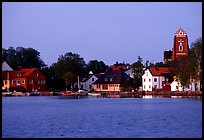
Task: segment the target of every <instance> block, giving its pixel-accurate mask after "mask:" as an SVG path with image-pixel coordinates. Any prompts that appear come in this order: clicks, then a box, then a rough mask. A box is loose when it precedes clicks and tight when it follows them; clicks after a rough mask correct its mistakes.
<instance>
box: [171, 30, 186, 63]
mask: <svg viewBox="0 0 204 140" xmlns="http://www.w3.org/2000/svg"><path fill="white" fill-rule="evenodd" d="M188 53H189V47H188V36H187V34H186V32H185V31H184V30H183V29H182V28H180V29H179V30H178V31H177V32H176V33H175V35H174V46H173V48H172V60H175V58H177V57H179V56H188Z"/></svg>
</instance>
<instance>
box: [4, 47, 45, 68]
mask: <svg viewBox="0 0 204 140" xmlns="http://www.w3.org/2000/svg"><path fill="white" fill-rule="evenodd" d="M2 60H3V61H6V62H7V63H8V64H9V65H10V66H11V67H12V68H13V69H14V70H17V69H18V67H19V66H21V67H24V68H30V67H35V68H38V69H40V70H41V69H42V68H43V67H45V66H46V65H45V63H44V62H43V61H42V59H41V58H40V52H38V51H37V50H35V49H33V48H23V47H17V48H16V49H14V48H13V47H9V48H8V49H4V48H3V49H2Z"/></svg>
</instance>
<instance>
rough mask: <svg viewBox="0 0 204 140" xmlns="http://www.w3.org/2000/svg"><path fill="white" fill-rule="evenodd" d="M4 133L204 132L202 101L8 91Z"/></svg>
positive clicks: (157, 134) (165, 135) (194, 135)
mask: <svg viewBox="0 0 204 140" xmlns="http://www.w3.org/2000/svg"><path fill="white" fill-rule="evenodd" d="M2 137H3V138H6V137H12V138H22V137H25V138H41V137H43V138H61V137H62V138H64V137H65V138H70V137H73V138H76V137H78V138H114V137H116V138H141V137H144V138H157V137H161V138H180V137H184V138H201V137H202V101H201V100H196V99H186V98H182V99H176V98H147V99H146V98H93V97H88V98H81V99H60V98H58V97H57V96H47V97H46V96H36V97H29V96H28V97H2Z"/></svg>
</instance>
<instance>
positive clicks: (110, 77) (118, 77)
mask: <svg viewBox="0 0 204 140" xmlns="http://www.w3.org/2000/svg"><path fill="white" fill-rule="evenodd" d="M129 79H130V77H129V76H128V75H127V74H126V73H125V72H123V71H122V70H111V69H108V70H107V71H106V72H105V73H104V74H101V75H100V77H99V78H98V80H96V81H95V82H94V83H93V84H121V83H123V82H125V81H127V80H129Z"/></svg>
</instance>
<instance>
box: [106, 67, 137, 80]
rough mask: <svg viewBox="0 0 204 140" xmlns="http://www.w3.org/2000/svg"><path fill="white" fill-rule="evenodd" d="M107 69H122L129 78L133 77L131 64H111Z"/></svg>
mask: <svg viewBox="0 0 204 140" xmlns="http://www.w3.org/2000/svg"><path fill="white" fill-rule="evenodd" d="M109 69H112V70H123V71H124V72H125V73H126V74H127V75H129V76H130V77H131V78H134V75H133V65H130V64H125V65H118V66H117V65H113V66H109Z"/></svg>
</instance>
